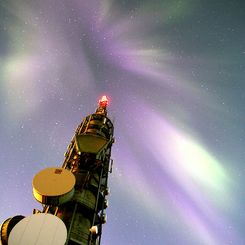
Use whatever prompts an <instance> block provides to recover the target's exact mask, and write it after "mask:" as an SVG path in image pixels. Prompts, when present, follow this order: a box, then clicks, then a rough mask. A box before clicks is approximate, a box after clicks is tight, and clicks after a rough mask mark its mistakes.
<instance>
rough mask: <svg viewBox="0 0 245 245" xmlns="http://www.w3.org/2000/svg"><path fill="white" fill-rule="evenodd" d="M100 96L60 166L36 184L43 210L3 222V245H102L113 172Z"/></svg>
mask: <svg viewBox="0 0 245 245" xmlns="http://www.w3.org/2000/svg"><path fill="white" fill-rule="evenodd" d="M107 106H108V99H107V97H106V96H102V98H101V99H100V100H99V104H98V107H97V109H96V111H95V113H93V114H91V115H88V116H87V117H85V118H84V119H83V121H82V123H81V124H80V125H79V126H78V128H77V129H76V131H75V134H74V136H73V138H72V140H71V143H70V145H69V146H68V149H67V152H66V153H65V159H64V163H63V165H62V167H51V168H46V169H44V170H42V171H40V172H39V173H37V174H36V175H35V176H34V178H33V181H32V187H33V196H34V197H35V199H36V200H37V201H38V202H40V203H41V204H42V207H43V209H42V210H37V209H34V210H33V214H32V215H31V216H28V217H24V216H22V215H17V216H14V217H12V218H9V219H7V220H5V221H4V222H3V224H2V226H1V230H0V242H1V244H2V245H79V244H80V245H99V244H100V241H101V234H102V225H103V224H104V223H105V222H106V214H105V209H106V208H107V206H108V200H107V195H108V194H109V187H108V174H109V173H111V172H112V164H113V161H112V160H111V147H112V144H113V142H114V137H113V130H114V127H113V124H112V122H111V120H110V119H109V118H108V117H107Z"/></svg>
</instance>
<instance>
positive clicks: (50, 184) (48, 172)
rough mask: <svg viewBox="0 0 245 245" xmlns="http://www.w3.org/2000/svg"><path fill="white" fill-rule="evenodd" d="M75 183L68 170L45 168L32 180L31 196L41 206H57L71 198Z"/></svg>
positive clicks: (72, 175)
mask: <svg viewBox="0 0 245 245" xmlns="http://www.w3.org/2000/svg"><path fill="white" fill-rule="evenodd" d="M75 183H76V179H75V176H74V174H73V173H71V172H70V171H69V170H67V169H65V168H46V169H44V170H42V171H40V172H39V173H37V174H36V175H35V176H34V178H33V181H32V186H33V196H34V197H35V199H36V200H37V201H38V202H40V203H42V204H46V205H55V206H58V205H60V204H63V203H65V202H68V201H69V200H70V199H71V198H72V197H73V194H74V186H75Z"/></svg>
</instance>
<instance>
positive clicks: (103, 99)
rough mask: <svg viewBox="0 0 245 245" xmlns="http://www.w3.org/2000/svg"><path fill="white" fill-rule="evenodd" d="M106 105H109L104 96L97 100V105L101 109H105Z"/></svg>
mask: <svg viewBox="0 0 245 245" xmlns="http://www.w3.org/2000/svg"><path fill="white" fill-rule="evenodd" d="M108 104H109V100H108V98H107V97H106V95H103V96H102V97H101V99H100V100H99V105H100V106H102V107H106V106H108Z"/></svg>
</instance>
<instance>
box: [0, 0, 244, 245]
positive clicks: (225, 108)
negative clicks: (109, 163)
mask: <svg viewBox="0 0 245 245" xmlns="http://www.w3.org/2000/svg"><path fill="white" fill-rule="evenodd" d="M244 9H245V2H244V1H239V0H237V1H228V0H224V1H221V0H214V1H209V0H185V1H181V0H171V1H170V0H153V1H150V0H148V1H146V0H141V1H139V0H120V1H119V0H89V1H81V0H80V1H79V0H69V1H65V0H42V1H37V0H19V1H14V0H8V1H5V0H1V1H0V125H1V128H0V133H1V137H0V146H1V148H0V152H1V153H0V164H1V165H0V166H1V170H0V183H1V185H0V193H1V195H0V201H1V205H0V222H2V221H4V220H5V219H7V218H9V217H12V216H14V215H17V214H22V215H25V216H28V215H30V214H32V210H33V208H41V206H40V204H39V203H38V202H37V201H35V200H34V198H33V196H32V179H33V177H34V175H35V174H36V173H37V172H39V171H40V170H42V169H44V168H46V167H53V166H61V164H62V163H63V159H64V152H65V151H66V148H67V146H68V144H69V142H70V140H71V138H72V136H73V134H74V130H75V129H76V127H77V125H78V124H80V122H81V120H82V118H83V117H85V116H86V115H88V114H91V113H93V112H94V111H95V109H96V107H97V101H98V98H99V97H100V96H101V95H103V94H107V95H108V96H109V97H110V105H109V108H108V116H109V117H110V119H111V120H112V121H113V122H114V127H115V138H116V142H115V144H114V145H113V148H112V158H113V160H114V166H113V173H112V174H110V176H109V185H110V188H111V195H110V198H109V208H108V209H107V215H108V222H107V224H106V225H105V226H103V234H102V241H101V244H102V245H125V244H129V245H148V244H152V245H159V244H166V245H192V244H194V245H224V244H234V245H242V244H245V234H244V227H245V210H244V208H245V204H244V202H245V190H244V184H245V181H244V179H245V150H244V145H245V126H244V125H245V109H244V105H245V81H244V77H245V29H244V28H245V27H244V26H245V14H244Z"/></svg>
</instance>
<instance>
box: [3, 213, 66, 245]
mask: <svg viewBox="0 0 245 245" xmlns="http://www.w3.org/2000/svg"><path fill="white" fill-rule="evenodd" d="M66 238H67V230H66V226H65V224H64V222H63V221H62V220H61V219H59V218H58V217H56V216H54V215H52V214H46V213H40V214H33V215H31V216H28V217H26V218H24V219H22V220H21V221H20V222H19V223H18V224H17V225H16V226H15V227H14V228H13V229H12V231H11V232H10V235H9V239H8V245H34V244H35V245H64V244H65V242H66Z"/></svg>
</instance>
